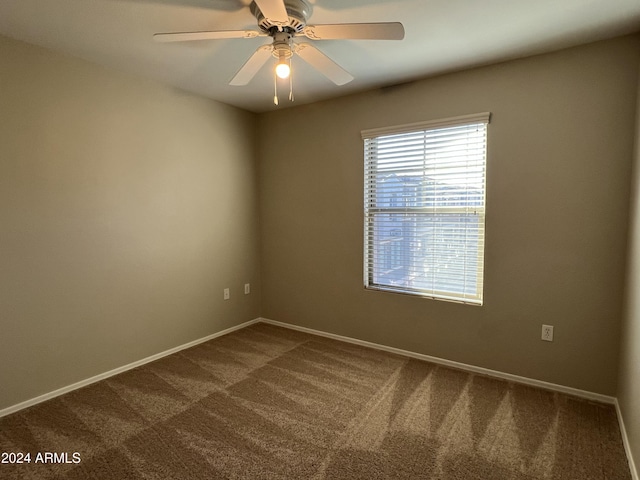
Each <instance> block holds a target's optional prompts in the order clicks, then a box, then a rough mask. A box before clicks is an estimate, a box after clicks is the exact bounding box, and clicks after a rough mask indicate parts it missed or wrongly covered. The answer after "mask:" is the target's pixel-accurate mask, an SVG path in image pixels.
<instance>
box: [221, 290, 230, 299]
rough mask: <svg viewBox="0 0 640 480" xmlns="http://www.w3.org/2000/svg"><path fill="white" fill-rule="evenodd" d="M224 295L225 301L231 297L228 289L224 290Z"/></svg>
mask: <svg viewBox="0 0 640 480" xmlns="http://www.w3.org/2000/svg"><path fill="white" fill-rule="evenodd" d="M223 295H224V299H225V300H229V297H230V295H229V289H228V288H225V289H224V294H223Z"/></svg>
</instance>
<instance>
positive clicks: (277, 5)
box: [254, 0, 289, 25]
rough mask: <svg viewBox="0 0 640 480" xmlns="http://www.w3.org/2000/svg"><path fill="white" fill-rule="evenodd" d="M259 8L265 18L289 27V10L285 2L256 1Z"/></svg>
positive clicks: (271, 0)
mask: <svg viewBox="0 0 640 480" xmlns="http://www.w3.org/2000/svg"><path fill="white" fill-rule="evenodd" d="M254 1H255V2H256V5H258V8H259V9H260V11H261V12H262V14H263V15H264V17H265V18H267V19H269V20H271V21H272V22H273V23H276V24H281V25H288V24H289V14H288V13H287V8H286V7H285V5H284V0H254Z"/></svg>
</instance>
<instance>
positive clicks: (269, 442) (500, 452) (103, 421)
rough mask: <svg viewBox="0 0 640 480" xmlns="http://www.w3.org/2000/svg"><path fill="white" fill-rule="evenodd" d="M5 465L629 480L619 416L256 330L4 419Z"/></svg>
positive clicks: (476, 378)
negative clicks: (17, 459) (24, 456)
mask: <svg viewBox="0 0 640 480" xmlns="http://www.w3.org/2000/svg"><path fill="white" fill-rule="evenodd" d="M0 452H23V453H26V452H30V454H31V463H29V464H22V465H8V464H0V478H2V479H9V478H10V479H13V478H28V479H31V478H37V479H44V478H61V479H83V480H86V479H126V480H129V479H181V480H183V479H184V480H187V479H226V478H228V479H254V478H255V479H323V478H328V479H376V478H407V479H409V478H410V479H421V478H424V479H446V480H454V479H455V480H474V479H478V480H501V479H514V480H515V479H518V480H533V479H563V480H564V479H575V480H590V479H594V480H595V479H598V480H603V479H612V480H613V479H615V480H626V479H630V478H631V476H630V473H629V468H628V464H627V460H626V457H625V453H624V449H623V445H622V441H621V437H620V432H619V429H618V424H617V420H616V414H615V410H614V408H613V407H612V406H609V405H600V404H596V403H592V402H587V401H584V400H580V399H576V398H573V397H570V396H566V395H562V394H558V393H553V392H549V391H545V390H539V389H535V388H530V387H526V386H522V385H519V384H514V383H509V382H505V381H500V380H496V379H493V378H488V377H484V376H480V375H474V374H469V373H466V372H462V371H458V370H453V369H449V368H444V367H441V366H437V365H434V364H430V363H426V362H421V361H417V360H412V359H407V358H405V357H400V356H397V355H392V354H388V353H384V352H380V351H377V350H372V349H368V348H364V347H359V346H355V345H351V344H346V343H342V342H338V341H335V340H329V339H326V338H322V337H317V336H313V335H309V334H305V333H300V332H296V331H293V330H288V329H283V328H278V327H275V326H271V325H267V324H261V323H260V324H255V325H253V326H251V327H248V328H245V329H243V330H239V331H236V332H234V333H231V334H229V335H226V336H223V337H220V338H217V339H215V340H212V341H210V342H207V343H203V344H200V345H198V346H196V347H194V348H191V349H188V350H183V351H181V352H179V353H176V354H174V355H171V356H168V357H165V358H163V359H161V360H159V361H157V362H154V363H150V364H147V365H145V366H143V367H140V368H137V369H134V370H131V371H129V372H126V373H123V374H121V375H118V376H115V377H111V378H109V379H107V380H104V381H101V382H99V383H95V384H93V385H90V386H88V387H85V388H83V389H80V390H76V391H74V392H71V393H69V394H66V395H64V396H61V397H58V398H55V399H53V400H50V401H48V402H45V403H42V404H39V405H36V406H34V407H32V408H29V409H26V410H23V411H20V412H18V413H16V414H13V415H10V416H7V417H4V418H2V419H0ZM45 452H50V454H53V453H56V454H58V457H57V460H58V461H59V460H61V459H64V457H63V456H62V455H61V454H63V453H67V454H68V462H73V460H74V457H73V453H74V452H77V453H78V454H79V457H80V462H79V463H77V464H75V463H50V462H47V463H43V462H38V463H36V462H35V460H36V457H37V455H38V453H40V454H41V455H42V458H40V460H44V459H45V457H44V453H45ZM49 460H51V457H49ZM76 460H77V457H76Z"/></svg>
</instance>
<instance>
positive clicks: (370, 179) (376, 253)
mask: <svg viewBox="0 0 640 480" xmlns="http://www.w3.org/2000/svg"><path fill="white" fill-rule="evenodd" d="M489 117H490V114H489V113H482V114H476V115H467V116H464V117H456V118H449V119H444V120H438V121H434V122H425V123H418V124H411V125H403V126H399V127H390V128H383V129H375V130H365V131H363V132H362V137H363V139H364V156H365V203H364V205H365V207H364V216H365V225H364V243H365V245H364V248H365V252H364V281H365V287H367V288H371V289H378V290H386V291H392V292H398V293H408V294H415V295H420V296H425V297H431V298H438V299H444V300H452V301H459V302H464V303H471V304H480V305H481V304H482V287H483V266H484V216H485V172H486V149H487V124H488V123H489Z"/></svg>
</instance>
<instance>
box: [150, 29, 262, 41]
mask: <svg viewBox="0 0 640 480" xmlns="http://www.w3.org/2000/svg"><path fill="white" fill-rule="evenodd" d="M259 35H265V34H262V33H260V32H258V31H256V30H214V31H211V32H175V33H156V34H155V35H154V36H153V39H154V40H155V41H156V42H190V41H193V40H219V39H223V38H255V37H257V36H259Z"/></svg>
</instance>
